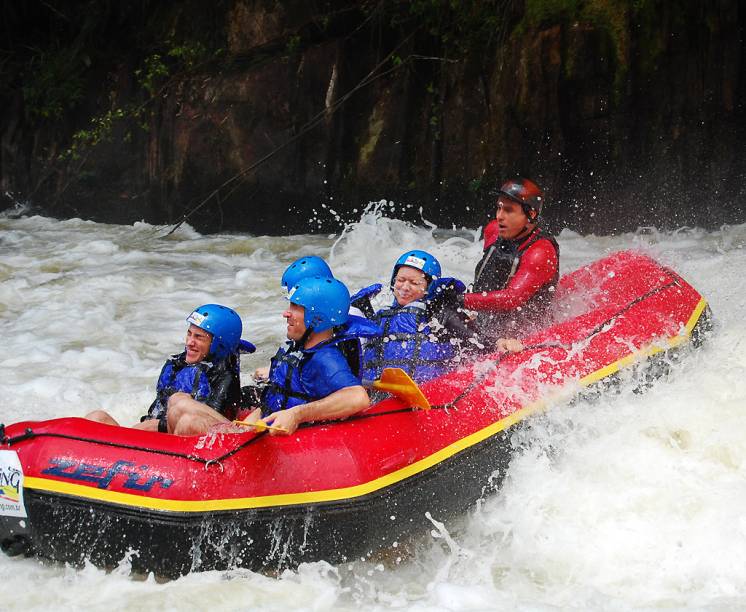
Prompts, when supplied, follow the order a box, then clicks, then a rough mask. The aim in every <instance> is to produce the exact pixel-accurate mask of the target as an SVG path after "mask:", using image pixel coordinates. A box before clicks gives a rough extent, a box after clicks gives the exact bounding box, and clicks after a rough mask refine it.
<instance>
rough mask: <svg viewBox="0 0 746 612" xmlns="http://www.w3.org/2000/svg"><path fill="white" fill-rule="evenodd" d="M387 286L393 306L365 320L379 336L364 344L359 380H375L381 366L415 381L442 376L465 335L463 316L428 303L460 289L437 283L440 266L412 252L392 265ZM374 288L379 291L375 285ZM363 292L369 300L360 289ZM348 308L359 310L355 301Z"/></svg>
mask: <svg viewBox="0 0 746 612" xmlns="http://www.w3.org/2000/svg"><path fill="white" fill-rule="evenodd" d="M390 286H391V289H392V291H393V293H394V302H393V304H392V305H391V306H390V307H388V308H382V309H380V310H378V311H377V312H375V313H374V314H372V315H369V316H370V319H371V320H372V321H374V322H375V323H377V324H378V325H379V326H380V327H381V329H382V333H381V335H380V336H378V337H376V338H373V339H371V340H368V341H367V342H366V344H365V347H364V350H363V377H364V378H366V379H371V380H372V379H376V378H380V375H381V372H382V371H383V369H384V368H387V367H395V368H401V369H403V370H404V371H405V372H407V374H409V375H410V376H411V377H412V378H413V379H414V380H415V381H418V382H422V381H425V380H429V379H431V378H434V377H435V376H438V375H440V374H442V373H443V372H444V371H445V370H446V369H447V368H448V367H449V365H451V362H452V361H453V360H454V358H456V356H457V349H458V345H459V343H460V341H461V340H464V339H466V338H468V337H469V336H470V335H471V332H470V330H469V329H468V328H467V327H466V316H465V315H464V314H462V313H459V312H458V311H456V310H449V309H447V308H446V306H447V304H446V303H445V302H444V303H440V302H439V301H438V300H437V299H434V298H436V297H437V296H438V294H439V292H440V291H442V290H444V288H446V287H448V288H449V290H451V291H460V292H463V291H464V290H465V286H464V284H463V283H462V282H461V281H459V280H457V279H454V278H443V277H442V276H441V267H440V262H438V260H437V259H436V258H435V257H434V256H433V255H431V254H430V253H428V252H426V251H422V250H418V249H415V250H412V251H407V252H406V253H404V254H402V255H401V257H399V259H397V260H396V263H395V264H394V269H393V272H392V274H391V282H390ZM377 287H378V288H379V289H380V285H377ZM363 293H364V294H366V297H367V295H369V292H367V291H366V290H363ZM357 295H360V292H359V293H358V294H357ZM356 297H357V296H356ZM353 303H354V305H355V306H358V307H360V306H361V300H360V299H359V298H358V299H356V300H355V302H353ZM361 310H363V312H365V309H363V308H361ZM369 311H372V307H371V308H370V309H369Z"/></svg>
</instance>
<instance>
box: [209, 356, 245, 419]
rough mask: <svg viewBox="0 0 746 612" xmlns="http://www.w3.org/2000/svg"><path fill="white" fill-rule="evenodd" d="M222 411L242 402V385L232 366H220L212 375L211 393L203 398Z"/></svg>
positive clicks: (211, 406)
mask: <svg viewBox="0 0 746 612" xmlns="http://www.w3.org/2000/svg"><path fill="white" fill-rule="evenodd" d="M202 401H203V402H204V403H205V404H207V405H208V406H210V408H214V409H215V410H217V411H218V412H220V413H224V412H225V411H226V410H227V409H229V408H232V407H233V404H237V403H238V402H240V385H239V383H238V380H237V375H236V373H235V372H234V371H233V369H232V368H231V367H226V366H225V365H221V366H219V368H218V370H217V371H216V372H214V373H211V376H210V394H209V395H208V396H207V397H206V398H205V399H204V400H202Z"/></svg>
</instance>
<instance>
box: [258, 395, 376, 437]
mask: <svg viewBox="0 0 746 612" xmlns="http://www.w3.org/2000/svg"><path fill="white" fill-rule="evenodd" d="M369 405H370V399H369V398H368V392H367V391H366V390H365V388H364V387H362V386H359V385H358V386H354V387H345V388H343V389H339V390H338V391H335V392H334V393H331V394H330V395H327V396H326V397H324V398H322V399H320V400H316V401H314V402H308V403H307V404H300V405H298V406H293V407H292V408H288V409H287V410H280V411H278V412H275V413H273V414H271V415H269V416H268V417H266V418H264V419H262V420H263V421H264V422H265V423H267V424H268V425H274V426H275V427H280V428H282V429H284V430H285V431H283V432H278V431H277V430H274V429H273V430H271V431H270V433H271V434H272V435H275V434H277V433H282V434H284V435H290V434H292V433H294V432H295V430H296V429H298V426H299V425H300V424H301V423H306V422H308V421H326V420H331V419H343V418H345V417H348V416H351V415H353V414H356V413H358V412H360V411H361V410H365V409H366V408H367V407H368V406H369Z"/></svg>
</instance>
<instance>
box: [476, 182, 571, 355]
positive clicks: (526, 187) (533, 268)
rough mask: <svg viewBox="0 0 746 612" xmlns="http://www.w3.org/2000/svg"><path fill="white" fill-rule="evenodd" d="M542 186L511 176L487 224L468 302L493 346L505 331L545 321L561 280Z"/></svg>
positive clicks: (521, 329) (522, 329) (521, 331)
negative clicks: (544, 218)
mask: <svg viewBox="0 0 746 612" xmlns="http://www.w3.org/2000/svg"><path fill="white" fill-rule="evenodd" d="M543 204H544V194H543V192H542V191H541V189H540V188H539V187H538V185H536V183H534V182H533V181H530V180H528V179H523V178H516V179H512V180H509V181H507V182H506V183H504V184H503V185H502V187H501V188H500V191H499V192H498V198H497V211H496V214H495V219H493V220H492V221H491V222H490V223H489V224H488V225H487V226H486V227H485V229H484V252H483V255H482V258H481V259H480V261H479V263H478V264H477V266H476V268H475V271H474V283H473V285H472V287H471V291H470V292H469V293H465V294H464V295H463V297H462V298H461V299H462V303H463V306H464V307H465V308H467V309H468V310H476V311H477V312H478V315H477V327H478V329H479V336H480V340H481V341H482V342H483V343H484V344H485V345H487V346H488V348H490V349H491V348H493V346H494V343H495V341H496V340H497V338H498V337H499V336H500V335H504V334H506V333H508V334H510V335H512V334H515V333H518V334H519V335H523V334H525V332H526V330H527V328H528V329H530V327H532V326H536V325H537V324H539V323H541V321H542V319H543V318H544V315H546V314H547V311H548V309H549V307H550V305H551V297H552V293H553V292H554V288H555V286H556V284H557V280H558V279H559V246H558V245H557V241H556V240H555V239H554V238H553V237H552V236H550V235H549V234H547V233H546V232H544V231H543V230H542V229H541V228H540V227H539V226H538V221H539V217H540V215H541V210H542V207H543Z"/></svg>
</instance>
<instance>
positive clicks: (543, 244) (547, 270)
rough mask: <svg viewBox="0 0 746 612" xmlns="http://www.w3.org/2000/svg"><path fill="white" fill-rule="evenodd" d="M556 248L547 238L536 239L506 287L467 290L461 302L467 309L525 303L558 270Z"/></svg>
mask: <svg viewBox="0 0 746 612" xmlns="http://www.w3.org/2000/svg"><path fill="white" fill-rule="evenodd" d="M558 266H559V261H558V259H557V251H556V250H555V249H554V246H553V245H552V243H551V242H549V240H537V241H536V242H534V244H532V245H531V246H530V247H528V249H527V250H526V252H525V253H524V254H523V255H522V256H521V263H520V265H519V266H518V270H516V273H515V275H514V276H513V278H511V279H510V281H509V282H508V286H507V287H505V289H501V290H499V291H490V292H486V293H466V294H465V295H464V306H465V307H466V308H468V309H469V310H490V311H503V310H513V309H514V308H518V307H519V306H522V305H523V304H525V303H526V301H527V300H528V299H529V298H530V297H532V296H533V295H534V294H535V293H536V292H537V291H538V290H539V289H540V288H541V287H543V286H544V285H546V284H547V283H548V282H550V281H551V280H552V279H553V278H554V275H555V273H556V272H557V269H558Z"/></svg>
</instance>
